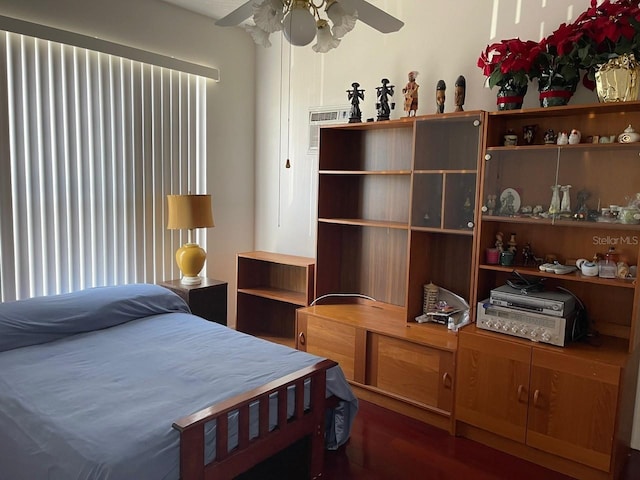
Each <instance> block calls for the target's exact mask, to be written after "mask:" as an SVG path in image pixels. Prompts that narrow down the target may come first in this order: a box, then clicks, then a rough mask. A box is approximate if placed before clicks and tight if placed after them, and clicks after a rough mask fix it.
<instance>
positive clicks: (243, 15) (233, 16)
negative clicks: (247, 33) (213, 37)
mask: <svg viewBox="0 0 640 480" xmlns="http://www.w3.org/2000/svg"><path fill="white" fill-rule="evenodd" d="M253 4H254V0H249V1H248V2H247V3H244V4H242V5H240V6H239V7H238V8H236V9H235V10H234V11H233V12H231V13H230V14H229V15H227V16H226V17H222V18H221V19H220V20H218V21H217V22H216V25H218V26H219V27H233V26H236V25H240V24H241V23H242V22H244V21H245V20H246V19H247V18H249V17H251V16H252V15H253Z"/></svg>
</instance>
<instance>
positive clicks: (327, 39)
mask: <svg viewBox="0 0 640 480" xmlns="http://www.w3.org/2000/svg"><path fill="white" fill-rule="evenodd" d="M317 27H318V34H317V36H316V39H317V42H316V44H315V45H314V46H313V47H311V48H312V49H313V51H314V52H317V53H327V52H328V51H329V50H331V49H333V48H336V47H337V46H338V45H340V40H339V39H338V38H335V36H334V35H333V34H332V33H331V28H330V27H329V22H327V21H326V20H318V22H317Z"/></svg>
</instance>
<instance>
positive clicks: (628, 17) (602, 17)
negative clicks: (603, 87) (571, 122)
mask: <svg viewBox="0 0 640 480" xmlns="http://www.w3.org/2000/svg"><path fill="white" fill-rule="evenodd" d="M639 3H640V2H638V0H635V1H632V0H619V1H611V0H604V1H603V2H602V3H601V4H600V5H598V4H597V1H596V0H591V6H590V7H589V8H588V9H587V10H585V11H584V12H583V13H582V14H580V16H579V17H578V18H577V19H576V21H575V22H573V23H572V24H571V25H570V28H572V29H573V30H574V31H575V34H576V36H575V39H574V41H575V43H576V47H577V52H578V56H579V58H580V68H582V69H583V70H585V71H586V73H585V78H584V80H585V85H587V86H589V87H590V88H592V89H593V83H592V82H593V80H594V75H595V71H596V70H597V68H598V67H599V66H600V65H602V64H604V63H606V62H607V61H608V60H609V59H611V58H612V57H615V56H620V55H625V54H627V55H628V54H633V55H634V56H635V57H636V60H640V58H638V57H639V53H640V6H639V5H638V4H639Z"/></svg>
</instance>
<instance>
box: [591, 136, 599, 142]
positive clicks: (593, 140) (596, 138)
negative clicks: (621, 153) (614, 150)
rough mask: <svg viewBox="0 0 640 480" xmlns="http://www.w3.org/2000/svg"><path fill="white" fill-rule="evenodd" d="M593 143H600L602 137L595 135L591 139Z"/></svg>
mask: <svg viewBox="0 0 640 480" xmlns="http://www.w3.org/2000/svg"><path fill="white" fill-rule="evenodd" d="M591 143H600V135H593V136H592V137H591Z"/></svg>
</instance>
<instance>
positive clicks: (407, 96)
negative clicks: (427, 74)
mask: <svg viewBox="0 0 640 480" xmlns="http://www.w3.org/2000/svg"><path fill="white" fill-rule="evenodd" d="M417 76H418V72H414V71H411V72H409V82H408V83H407V85H406V86H405V87H404V88H403V89H402V93H404V111H405V112H407V117H410V116H411V114H412V113H413V116H414V117H415V115H416V111H417V110H418V88H419V85H418V84H417V83H416V77H417Z"/></svg>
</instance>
